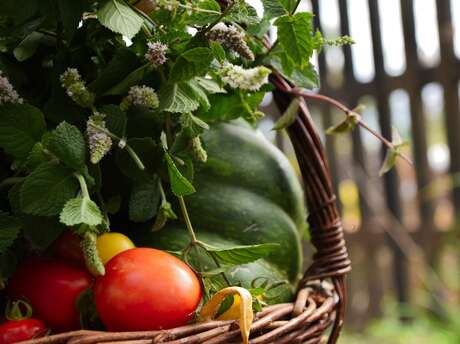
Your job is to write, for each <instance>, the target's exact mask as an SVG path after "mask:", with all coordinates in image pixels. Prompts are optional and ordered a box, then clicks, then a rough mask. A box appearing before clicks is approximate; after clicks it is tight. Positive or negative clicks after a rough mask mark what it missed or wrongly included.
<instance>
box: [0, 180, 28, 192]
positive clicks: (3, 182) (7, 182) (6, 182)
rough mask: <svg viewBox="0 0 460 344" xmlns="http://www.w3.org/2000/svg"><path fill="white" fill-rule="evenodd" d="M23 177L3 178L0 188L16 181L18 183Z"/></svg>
mask: <svg viewBox="0 0 460 344" xmlns="http://www.w3.org/2000/svg"><path fill="white" fill-rule="evenodd" d="M24 179H25V178H24V177H10V178H6V179H3V180H2V181H1V182H0V189H3V188H5V187H8V186H10V185H14V184H16V183H20V182H22V181H23V180H24Z"/></svg>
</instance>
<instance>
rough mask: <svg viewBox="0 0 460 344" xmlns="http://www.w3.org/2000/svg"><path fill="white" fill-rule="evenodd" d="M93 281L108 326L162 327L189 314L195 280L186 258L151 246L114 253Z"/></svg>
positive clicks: (197, 292) (196, 297) (197, 293)
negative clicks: (101, 274) (177, 256)
mask: <svg viewBox="0 0 460 344" xmlns="http://www.w3.org/2000/svg"><path fill="white" fill-rule="evenodd" d="M105 271H106V272H105V275H104V276H101V277H98V279H97V280H96V284H95V287H94V297H95V301H96V308H97V311H98V313H99V316H100V318H101V320H102V322H103V323H104V324H105V325H106V326H107V328H108V330H110V331H141V330H158V329H168V328H172V327H176V326H181V325H185V324H186V323H187V322H188V321H189V320H191V318H192V316H193V313H194V311H195V309H196V308H197V307H198V304H199V303H200V300H201V285H200V281H199V280H198V278H197V277H196V275H195V274H194V272H193V271H192V270H191V269H190V268H189V267H188V265H187V264H185V263H184V262H182V261H181V260H179V259H177V258H176V257H174V256H172V255H170V254H169V253H166V252H163V251H160V250H155V249H153V248H133V249H130V250H127V251H124V252H122V253H119V254H118V255H116V256H115V257H114V258H112V259H111V260H110V261H109V262H108V263H107V265H106V267H105Z"/></svg>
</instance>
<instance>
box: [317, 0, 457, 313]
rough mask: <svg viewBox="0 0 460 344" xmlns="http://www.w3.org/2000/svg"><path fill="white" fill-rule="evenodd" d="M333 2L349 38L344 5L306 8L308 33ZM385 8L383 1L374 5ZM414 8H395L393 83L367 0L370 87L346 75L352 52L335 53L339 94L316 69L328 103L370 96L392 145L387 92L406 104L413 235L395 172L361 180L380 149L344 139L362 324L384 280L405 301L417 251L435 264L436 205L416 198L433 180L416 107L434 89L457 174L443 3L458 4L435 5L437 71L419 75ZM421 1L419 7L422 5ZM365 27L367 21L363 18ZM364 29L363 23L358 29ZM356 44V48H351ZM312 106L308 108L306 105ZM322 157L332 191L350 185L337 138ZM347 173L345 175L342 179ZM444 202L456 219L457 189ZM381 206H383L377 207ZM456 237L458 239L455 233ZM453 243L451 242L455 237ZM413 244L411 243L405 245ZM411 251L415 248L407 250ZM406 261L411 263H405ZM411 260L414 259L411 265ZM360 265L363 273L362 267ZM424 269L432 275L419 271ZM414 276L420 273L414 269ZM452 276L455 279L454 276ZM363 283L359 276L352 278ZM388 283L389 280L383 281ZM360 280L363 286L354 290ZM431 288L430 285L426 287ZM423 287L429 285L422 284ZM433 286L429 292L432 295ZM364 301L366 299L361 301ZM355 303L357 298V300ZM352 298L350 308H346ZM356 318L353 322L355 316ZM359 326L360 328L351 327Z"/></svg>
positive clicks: (406, 3)
mask: <svg viewBox="0 0 460 344" xmlns="http://www.w3.org/2000/svg"><path fill="white" fill-rule="evenodd" d="M334 1H337V3H338V9H339V13H340V31H341V34H342V35H349V34H350V19H349V18H350V17H349V8H348V6H349V0H322V1H321V0H312V1H311V6H312V10H313V12H314V13H315V14H316V16H315V25H316V26H317V27H318V28H319V29H320V30H321V24H322V23H321V20H320V18H321V17H322V15H323V13H322V11H324V14H325V15H327V11H328V10H329V6H330V5H331V2H334ZM380 1H386V0H380ZM415 1H417V0H400V1H399V2H398V3H399V5H400V12H401V20H402V29H403V39H404V47H405V48H404V53H405V59H406V69H405V71H404V72H403V73H402V74H401V75H398V76H391V75H389V74H388V73H387V72H386V70H385V66H384V62H385V61H384V51H383V49H384V48H383V43H382V32H381V26H380V20H381V13H379V6H378V0H367V2H366V4H367V6H368V10H369V23H368V24H369V25H370V31H371V39H372V50H373V65H374V70H375V76H374V78H373V79H372V80H371V81H369V82H361V81H359V80H357V78H356V77H355V75H354V73H353V68H354V66H353V59H352V48H351V47H350V46H345V47H343V48H342V50H343V57H344V69H343V75H342V78H343V82H342V86H341V87H338V88H337V87H335V86H334V85H333V84H331V83H330V78H329V77H328V76H329V73H330V71H329V70H328V64H327V63H326V60H325V56H324V54H321V55H320V56H319V58H318V59H319V60H318V64H319V69H320V73H321V89H320V92H321V93H322V94H327V95H330V96H332V97H334V98H336V99H339V100H341V101H342V102H343V103H345V104H347V105H348V106H349V107H354V106H356V105H357V104H358V102H359V100H360V99H361V98H362V97H364V96H371V97H373V99H374V100H375V103H376V110H377V112H378V125H379V129H380V131H381V133H382V134H383V135H384V136H385V137H387V138H391V131H392V125H393V123H392V116H391V114H390V100H389V97H390V94H391V92H393V91H395V90H399V89H403V90H405V91H406V92H407V94H408V96H409V104H410V123H411V147H412V149H411V151H412V157H413V160H414V171H415V183H416V186H417V190H418V191H417V192H418V194H417V197H416V208H417V210H418V211H416V214H418V215H417V216H418V217H419V219H418V221H417V223H418V225H417V228H415V231H414V232H413V233H411V234H410V235H411V238H408V237H407V235H408V231H407V230H406V227H405V225H404V218H405V216H404V215H405V214H404V211H403V201H402V197H401V192H402V191H401V188H400V182H401V181H400V177H401V176H400V175H399V172H398V169H393V170H392V171H390V172H389V173H387V174H386V175H384V177H382V179H380V182H379V183H380V184H381V185H376V183H375V182H373V181H372V180H375V178H368V176H369V175H370V174H371V175H372V174H374V175H375V174H376V172H375V169H374V170H372V171H370V168H371V167H370V166H371V165H375V163H374V160H376V159H377V160H380V161H381V160H383V158H384V155H385V149H384V148H383V147H382V149H381V154H378V155H377V156H375V154H374V155H372V154H370V153H369V152H368V150H367V149H366V148H367V147H366V145H365V144H364V143H363V137H362V132H360V131H359V130H355V131H354V132H353V133H352V134H351V142H352V161H353V163H351V164H349V165H348V166H349V167H350V168H351V169H352V176H353V179H354V180H355V183H356V184H357V186H358V189H359V190H360V198H359V200H360V201H359V208H360V214H361V230H358V231H356V232H354V234H349V235H348V241H349V243H350V247H351V253H352V256H356V260H357V261H356V262H355V265H359V269H357V271H356V270H355V272H354V273H355V274H357V275H355V277H357V278H354V275H352V277H351V279H350V280H351V281H352V282H350V283H351V290H352V295H351V296H352V297H351V303H352V305H351V306H352V307H351V308H352V311H353V308H359V305H358V306H356V305H353V303H354V302H355V303H358V304H359V303H360V302H361V301H362V300H363V299H365V300H367V301H366V302H367V306H366V310H365V311H364V312H362V314H361V316H362V317H363V318H366V319H368V318H369V317H372V316H378V315H379V314H380V312H381V300H382V297H383V294H384V293H385V290H384V285H385V283H384V281H383V280H385V279H389V280H390V282H391V288H393V289H394V296H395V297H396V299H397V300H398V301H399V302H401V303H408V302H410V301H411V297H412V295H411V294H410V287H409V286H410V281H409V279H410V276H412V275H413V271H411V269H412V266H413V262H415V261H416V260H417V259H419V258H420V255H419V254H420V253H421V251H419V250H418V248H419V247H421V248H422V250H423V256H424V259H425V262H427V263H428V264H429V265H431V266H433V265H435V264H436V261H437V259H438V258H439V250H440V249H439V248H440V244H439V243H440V238H441V232H440V231H439V230H438V228H437V227H436V224H435V221H434V216H435V210H436V206H437V201H438V199H437V198H436V197H434V198H433V197H423V195H422V193H421V192H420V190H425V189H426V188H427V187H428V186H430V185H432V183H433V180H434V178H435V177H436V176H435V175H434V173H433V172H432V169H431V167H430V164H429V161H428V157H427V152H428V148H429V147H428V140H427V131H428V130H430V128H428V127H427V119H426V114H425V113H424V107H423V103H422V96H421V94H422V93H421V91H422V88H423V87H424V86H425V85H427V84H429V83H431V82H437V83H439V84H440V85H441V86H442V88H443V98H444V99H443V100H444V109H443V114H444V122H445V123H444V125H445V128H446V133H445V135H446V138H447V144H448V148H449V155H450V167H449V171H448V173H449V174H450V175H457V174H458V173H459V172H460V112H459V97H458V83H459V79H460V61H459V60H458V59H457V58H456V56H455V54H454V43H453V26H452V13H451V3H450V1H459V0H436V7H437V12H436V14H435V13H433V15H436V16H437V22H438V31H439V42H440V62H439V64H438V65H436V66H432V67H424V66H423V64H422V63H421V61H420V58H419V56H418V53H417V41H416V32H415V31H416V28H415V20H414V19H415V18H414V2H415ZM422 1H425V0H422ZM362 20H363V21H364V20H366V18H362ZM363 24H365V23H363ZM358 44H360V43H359V42H358ZM312 105H314V104H312ZM319 109H320V113H321V118H322V121H323V125H324V126H325V127H328V126H330V125H331V123H332V122H334V118H335V116H336V115H333V113H332V112H331V110H330V109H329V108H328V107H326V106H322V105H321V106H320V107H319ZM326 143H327V151H328V155H329V159H330V165H331V169H332V171H333V178H334V183H335V185H336V187H338V185H339V183H340V181H341V180H343V179H344V178H349V173H350V169H348V168H344V164H345V162H344V161H343V159H340V158H339V157H338V151H339V148H340V147H338V143H337V138H336V137H328V138H327V140H326ZM344 171H346V172H347V173H348V175H347V173H344ZM448 197H449V200H450V201H451V202H452V204H453V208H454V209H455V211H460V187H458V186H457V187H453V189H451V190H450V191H449V195H448ZM382 201H383V204H382V203H381V202H382ZM453 230H456V231H457V233H458V229H453ZM456 237H457V238H458V234H457V236H456ZM412 240H413V241H412ZM413 243H417V245H413ZM382 246H385V247H387V248H389V251H390V252H391V259H392V264H389V266H391V268H390V271H382V268H381V265H380V264H379V257H378V252H379V249H380V248H381V247H382ZM411 255H413V256H411ZM414 255H416V256H417V257H415V256H414ZM361 264H362V265H361ZM425 268H427V269H431V268H429V267H427V266H425ZM417 269H419V267H417ZM457 274H458V272H457ZM358 275H363V276H358ZM387 275H389V276H390V278H388V276H387ZM363 280H365V281H366V283H365V286H362V285H356V284H357V283H356V281H358V282H359V283H361V281H363ZM431 280H432V279H431ZM428 284H429V283H428ZM435 287H436V286H435V285H434V286H431V287H430V286H429V288H435ZM363 293H364V294H365V295H366V296H365V297H364V298H363V297H362V295H363ZM359 295H361V297H360V296H359ZM354 298H355V301H353V300H354ZM356 317H358V318H359V316H357V315H356V314H355V317H354V318H355V320H357V319H356ZM358 321H359V320H358Z"/></svg>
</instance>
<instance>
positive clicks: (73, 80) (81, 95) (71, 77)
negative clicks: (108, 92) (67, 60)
mask: <svg viewBox="0 0 460 344" xmlns="http://www.w3.org/2000/svg"><path fill="white" fill-rule="evenodd" d="M59 79H60V80H61V85H62V87H64V88H65V90H66V93H67V95H68V96H69V97H70V98H71V99H72V100H73V101H74V102H75V103H77V104H78V105H80V106H81V107H88V108H89V107H91V106H92V105H93V102H94V94H92V93H91V92H90V91H88V89H87V88H86V85H85V82H84V81H83V80H82V78H81V75H80V73H79V72H78V70H77V69H76V68H67V70H66V71H65V72H64V73H62V74H61V76H60V78H59Z"/></svg>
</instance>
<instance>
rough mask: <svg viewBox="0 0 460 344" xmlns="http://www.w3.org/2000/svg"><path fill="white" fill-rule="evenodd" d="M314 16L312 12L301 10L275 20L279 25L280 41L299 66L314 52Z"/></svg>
mask: <svg viewBox="0 0 460 344" xmlns="http://www.w3.org/2000/svg"><path fill="white" fill-rule="evenodd" d="M312 17H313V15H312V14H311V13H306V12H301V13H296V14H294V15H290V16H283V17H280V18H278V19H277V20H276V21H275V25H276V26H277V27H278V41H279V42H280V44H281V46H282V47H283V48H284V50H285V52H286V53H287V54H288V56H289V57H290V58H291V59H292V60H293V61H295V62H296V64H297V65H299V66H304V65H306V64H307V62H308V61H309V60H310V57H311V55H312V54H313V48H314V46H313V45H314V44H313V38H312V35H311V28H312V23H311V20H312Z"/></svg>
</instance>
